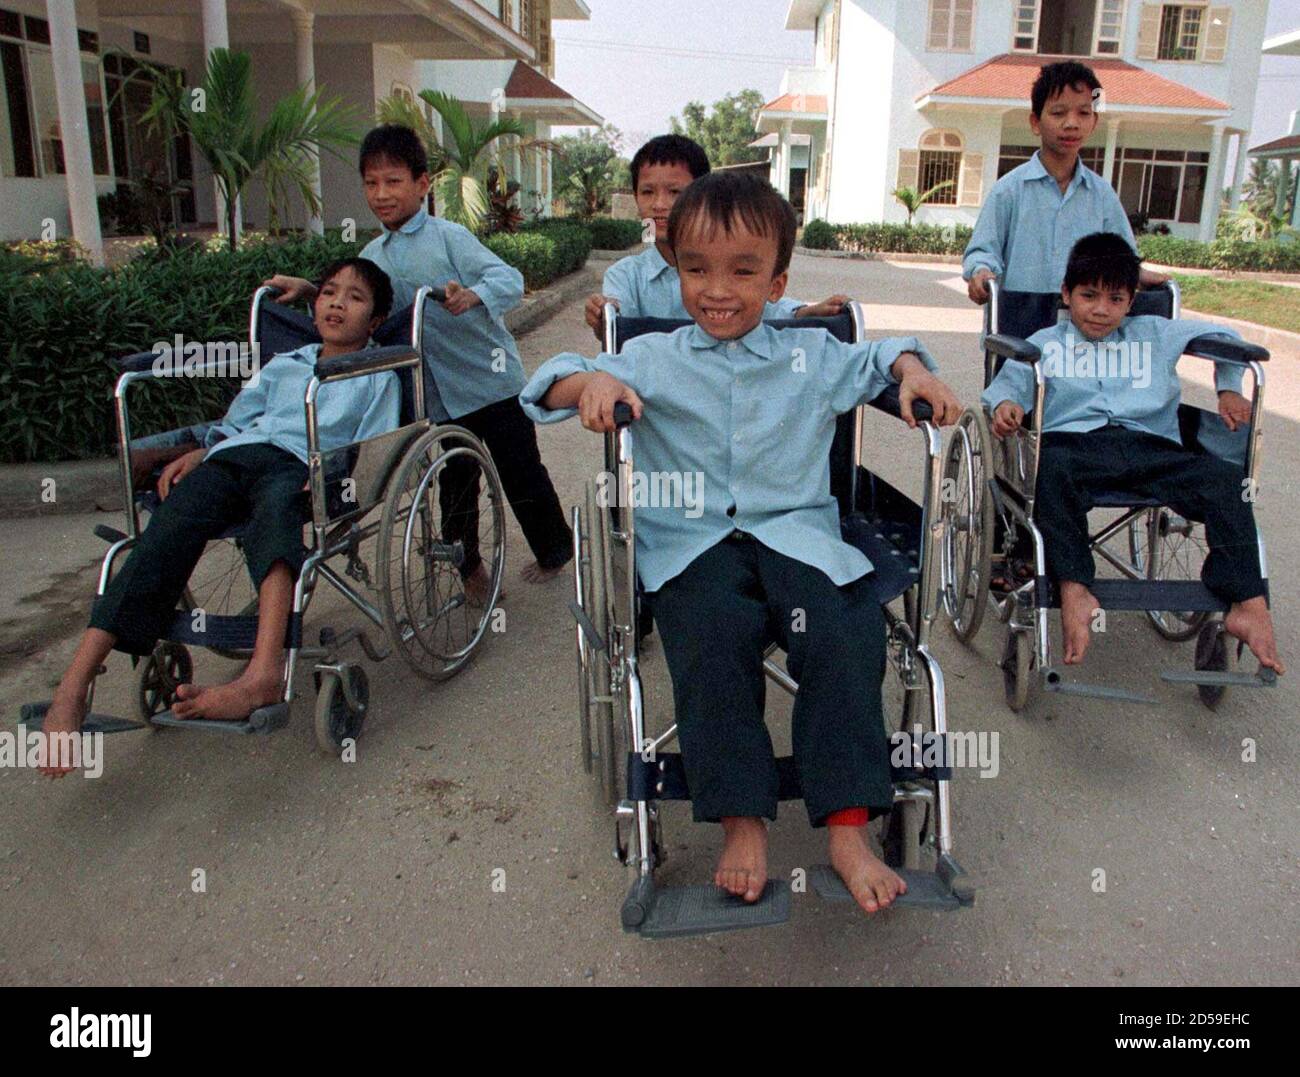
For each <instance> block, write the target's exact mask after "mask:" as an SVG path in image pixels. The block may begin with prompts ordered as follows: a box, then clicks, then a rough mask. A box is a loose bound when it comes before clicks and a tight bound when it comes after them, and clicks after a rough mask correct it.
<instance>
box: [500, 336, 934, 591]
mask: <svg viewBox="0 0 1300 1077" xmlns="http://www.w3.org/2000/svg"><path fill="white" fill-rule="evenodd" d="M908 351H913V352H916V353H917V354H918V355H920V356H921V359H922V361H923V362H924V363H925V365H926V366H927V367H929V368H930V369H931V370H933V369H936V367H935V363H934V360H933V359H931V358H930V356H929V354H928V353H927V352H925V351H924V350H923V349H922V348H921V345H920V344H919V343H918V342H917V341H916V339H915V338H913V337H904V338H895V339H890V340H881V341H872V342H869V343H865V344H860V345H848V344H843V343H841V342H840V341H838V340H836V339H835V338H834V337H832V336H831V335H830V334H829V333H827V332H826V330H824V329H820V328H809V329H782V330H776V329H773V328H772V327H771V326H768V325H764V324H759V325H758V326H756V327H755V328H754V329H752V330H751V331H750V332H749V333H748V334H746V335H745V336H744V337H743V338H741V339H740V340H738V341H730V342H728V341H720V340H716V339H714V338H713V337H711V336H710V335H709V334H708V333H706V332H705V331H704V330H703V329H701V328H700V327H699V326H698V325H695V324H692V325H688V326H684V327H683V328H681V329H678V330H676V331H675V332H673V333H649V334H646V335H645V336H640V337H635V338H634V339H632V340H630V341H628V343H627V345H626V346H625V347H624V348H623V350H622V352H621V353H620V354H618V355H599V356H597V357H596V358H595V359H588V358H584V357H583V356H581V355H575V354H572V353H566V354H564V355H557V356H556V357H555V358H554V359H550V360H548V361H547V362H546V363H544V364H543V365H542V367H541V368H540V369H539V370H538V371H537V373H536V374H534V375H533V376H532V379H531V380H530V381H529V382H528V385H527V387H526V388H525V389H524V391H523V394H522V396H521V398H520V399H521V401H522V403H523V406H524V411H525V412H526V413H527V414H528V415H529V416H531V417H532V418H533V419H535V420H536V421H538V422H559V421H560V420H562V419H568V418H569V417H571V416H573V415H575V414H576V409H573V408H566V409H561V410H555V411H550V410H547V409H546V408H544V407H542V405H541V400H542V398H543V397H544V396H545V395H546V392H547V390H549V389H550V387H551V385H552V384H553V383H554V382H556V381H558V380H559V379H561V378H566V377H568V376H569V375H571V374H577V373H581V372H584V371H587V372H590V371H597V370H603V371H605V372H607V373H609V374H611V375H613V376H614V377H615V378H618V380H619V381H621V382H623V383H624V384H626V385H629V386H631V387H632V389H633V390H635V392H636V394H637V395H638V396H639V397H640V398H641V400H642V402H643V403H644V405H645V411H644V414H643V415H642V417H641V419H640V420H639V421H638V422H636V423H635V424H633V426H632V431H633V439H634V445H635V460H636V470H637V474H638V475H639V476H641V478H640V479H639V480H637V481H639V482H641V483H643V484H644V486H643V487H642V494H641V496H639V497H638V494H637V491H636V490H633V491H632V492H631V500H632V505H633V507H634V508H635V510H636V553H637V569H638V572H639V574H640V577H641V581H642V583H643V584H644V585H645V588H646V590H647V591H657V590H658V589H659V588H660V587H662V586H663V585H664V584H665V583H667V582H668V581H669V580H671V579H672V578H673V577H674V576H676V575H678V574H679V573H681V572H682V571H683V570H684V569H685V568H686V567H687V566H688V565H689V564H690V563H691V562H692V561H694V560H695V558H697V557H698V556H699V555H700V554H702V553H703V552H704V551H705V550H708V549H709V548H711V547H712V546H714V545H716V544H717V543H718V542H719V541H721V540H722V539H724V538H726V537H727V535H729V534H731V532H732V531H735V530H741V531H746V532H749V533H750V534H752V535H754V536H755V537H756V538H757V539H759V541H761V542H763V543H764V544H765V545H767V546H769V547H770V548H772V549H773V550H776V551H777V552H778V553H783V554H785V555H786V556H788V557H792V558H794V559H796V560H798V561H802V562H803V563H804V564H806V565H811V566H813V567H814V568H818V569H820V570H821V571H823V572H825V573H826V575H827V576H829V577H830V578H831V579H832V580H833V581H834V582H835V584H836V585H837V586H843V585H844V584H847V583H849V582H851V581H852V580H855V579H857V578H859V577H860V576H863V575H865V574H866V573H868V572H870V571H871V562H870V561H868V560H867V558H866V557H865V556H864V555H863V554H862V553H861V552H860V551H859V550H857V549H855V548H854V547H852V546H850V545H849V544H848V543H846V542H844V540H843V539H842V538H841V537H840V523H839V506H838V503H837V502H836V500H835V499H834V498H833V497H832V496H831V485H830V450H831V440H832V438H833V437H834V434H835V419H836V416H838V415H840V414H842V413H843V412H846V411H850V410H852V409H853V408H854V407H855V406H856V405H858V404H860V403H864V402H866V401H869V400H873V399H874V398H875V397H877V396H879V395H880V393H881V392H882V391H883V390H884V389H886V388H887V387H888V386H890V385H892V384H893V376H892V375H891V374H890V367H891V366H892V365H893V364H894V361H895V360H896V359H897V358H898V357H899V356H900V355H902V354H903V353H904V352H908ZM674 484H675V488H676V490H677V491H678V495H677V496H676V497H675V498H674V497H670V496H666V495H667V494H669V493H671V489H670V487H672V486H673V485H674ZM688 493H692V494H693V495H694V497H693V500H692V498H690V497H688V496H687V494H688ZM665 502H668V503H667V504H665ZM728 510H732V512H731V513H729V512H728Z"/></svg>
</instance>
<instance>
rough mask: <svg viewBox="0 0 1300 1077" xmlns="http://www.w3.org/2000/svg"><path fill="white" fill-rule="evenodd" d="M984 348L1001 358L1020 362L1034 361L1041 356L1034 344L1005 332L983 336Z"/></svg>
mask: <svg viewBox="0 0 1300 1077" xmlns="http://www.w3.org/2000/svg"><path fill="white" fill-rule="evenodd" d="M984 348H985V350H987V351H991V352H992V353H993V354H994V355H1000V356H1001V357H1002V358H1003V359H1019V360H1020V361H1021V362H1022V363H1036V362H1038V360H1039V359H1040V358H1041V357H1042V352H1041V351H1039V350H1038V347H1037V346H1036V345H1034V344H1030V343H1029V341H1027V340H1022V339H1021V338H1020V337H1013V336H1009V335H1007V334H1006V333H990V334H989V335H988V336H986V337H985V338H984Z"/></svg>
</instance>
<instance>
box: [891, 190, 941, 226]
mask: <svg viewBox="0 0 1300 1077" xmlns="http://www.w3.org/2000/svg"><path fill="white" fill-rule="evenodd" d="M952 186H954V184H953V181H952V180H944V181H943V182H942V183H936V184H935V185H934V186H933V187H931V188H930V189H929V190H928V191H926V192H925V194H917V193H916V188H915V187H895V188H894V191H893V195H894V198H895V199H897V200H898V202H899V203H900V204H901V205H902V207H903V208H904V209H905V210H907V227H908V228H911V227H912V218H913V217H915V216H916V211H917V210H919V209H920V208H921V207H922V206H923V205H925V204H926V202H928V201H929V200H930V199H931V198H933V197H934V196H935V195H936V194H938V193H939V192H940V191H942V190H943V189H944V188H945V187H952Z"/></svg>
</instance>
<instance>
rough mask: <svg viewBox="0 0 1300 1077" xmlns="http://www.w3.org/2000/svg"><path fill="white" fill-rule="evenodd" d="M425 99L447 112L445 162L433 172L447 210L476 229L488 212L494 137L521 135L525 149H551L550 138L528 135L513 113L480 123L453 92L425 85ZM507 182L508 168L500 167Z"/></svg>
mask: <svg viewBox="0 0 1300 1077" xmlns="http://www.w3.org/2000/svg"><path fill="white" fill-rule="evenodd" d="M420 99H421V100H422V101H425V102H427V103H428V104H429V106H430V107H431V108H432V109H433V110H434V111H435V112H436V113H437V114H438V115H439V116H440V117H441V118H442V129H443V139H442V141H441V143H440V145H439V149H440V154H441V159H442V167H441V169H440V170H439V171H438V172H437V174H436V175H435V176H434V177H433V187H434V191H435V192H436V194H437V198H438V202H439V204H440V205H441V206H442V215H443V216H444V217H446V218H447V219H448V220H452V221H456V222H457V223H458V224H463V225H464V226H465V227H466V228H469V229H476V228H478V227H479V226H480V225H481V224H482V223H483V219H484V217H485V216H486V215H487V212H488V195H487V183H488V180H487V171H488V166H489V164H490V163H491V161H490V158H491V156H492V155H491V153H490V152H489V151H490V150H491V149H492V148H493V143H495V142H496V141H497V140H498V139H501V138H504V137H507V136H510V137H514V138H517V139H519V142H518V143H517V146H518V148H519V150H520V152H521V153H522V154H524V155H525V156H528V155H530V154H532V153H538V152H546V151H549V150H550V149H551V148H552V144H551V143H550V142H549V141H548V140H546V139H539V138H527V137H526V132H525V131H524V125H523V124H522V123H520V122H519V121H518V120H516V119H512V118H510V117H500V118H498V119H494V120H491V121H490V122H488V123H485V124H479V123H476V122H475V121H474V120H473V119H472V118H471V117H470V115H469V113H468V112H467V111H466V110H465V106H464V105H463V104H462V103H461V102H460V101H458V100H457V99H456V98H454V97H452V96H451V95H450V94H445V93H442V92H441V91H438V90H421V91H420ZM499 175H500V182H502V183H504V173H503V172H500V170H499Z"/></svg>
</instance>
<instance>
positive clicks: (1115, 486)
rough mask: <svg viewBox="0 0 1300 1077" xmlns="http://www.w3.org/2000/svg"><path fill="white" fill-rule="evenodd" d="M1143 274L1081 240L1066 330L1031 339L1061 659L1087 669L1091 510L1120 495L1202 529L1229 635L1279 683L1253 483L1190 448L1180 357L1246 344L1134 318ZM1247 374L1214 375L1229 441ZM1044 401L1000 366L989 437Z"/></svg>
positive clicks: (1234, 370)
mask: <svg viewBox="0 0 1300 1077" xmlns="http://www.w3.org/2000/svg"><path fill="white" fill-rule="evenodd" d="M1140 267H1141V262H1140V259H1139V258H1138V257H1137V255H1135V254H1134V253H1133V250H1132V248H1131V247H1130V246H1129V244H1128V242H1127V241H1126V240H1125V239H1124V238H1123V237H1121V236H1117V235H1114V234H1108V233H1097V234H1094V235H1090V236H1086V237H1084V238H1083V239H1081V240H1080V241H1079V242H1078V243H1077V244H1076V245H1075V246H1074V249H1073V250H1072V251H1071V254H1070V260H1069V264H1068V267H1067V269H1066V273H1065V282H1064V285H1063V286H1062V289H1061V299H1062V302H1063V304H1064V305H1065V307H1066V308H1067V309H1068V312H1069V319H1068V320H1063V321H1062V322H1060V323H1059V324H1058V325H1055V326H1052V327H1049V328H1047V329H1043V330H1040V331H1039V332H1037V333H1035V334H1034V335H1033V336H1032V337H1030V338H1029V343H1030V344H1032V345H1035V346H1036V347H1037V348H1038V349H1039V350H1040V351H1041V353H1042V357H1041V359H1040V360H1039V363H1040V366H1041V370H1042V374H1043V377H1044V385H1045V390H1044V392H1045V397H1044V401H1043V404H1042V420H1041V422H1042V426H1041V431H1042V432H1041V437H1042V442H1041V446H1040V449H1039V463H1038V476H1037V482H1036V503H1035V516H1036V522H1037V524H1038V528H1039V530H1040V531H1041V533H1042V537H1043V546H1044V552H1045V555H1046V565H1047V572H1048V575H1049V576H1050V577H1052V578H1054V579H1055V580H1056V582H1057V585H1058V588H1059V592H1060V601H1061V626H1062V633H1063V636H1064V644H1065V661H1066V662H1067V663H1069V664H1076V663H1079V662H1081V661H1082V660H1083V657H1084V654H1085V653H1086V652H1087V650H1088V645H1089V642H1090V641H1091V636H1092V630H1091V626H1092V622H1093V618H1094V615H1095V613H1096V611H1097V610H1098V608H1099V606H1100V603H1099V602H1098V600H1097V598H1096V596H1095V595H1094V594H1093V593H1092V590H1091V589H1090V588H1091V587H1092V586H1093V581H1094V579H1095V565H1094V562H1093V556H1092V550H1091V548H1090V543H1089V535H1088V519H1087V517H1088V510H1089V509H1090V508H1092V507H1093V498H1094V496H1095V495H1096V494H1098V493H1100V492H1101V491H1114V490H1122V491H1123V492H1125V493H1129V494H1135V495H1140V496H1147V497H1155V498H1159V499H1161V500H1162V501H1164V502H1165V503H1167V504H1168V505H1169V506H1170V507H1171V508H1173V510H1174V511H1175V512H1177V513H1180V514H1182V515H1184V516H1187V517H1188V518H1190V519H1195V520H1203V521H1204V523H1205V529H1206V538H1207V540H1208V545H1209V554H1208V556H1207V557H1206V560H1205V564H1204V566H1203V569H1202V573H1201V578H1202V582H1203V583H1204V584H1205V587H1206V588H1207V589H1208V590H1209V591H1210V592H1211V593H1212V594H1213V595H1215V596H1216V597H1217V598H1219V599H1220V600H1222V601H1223V602H1225V603H1228V604H1229V609H1228V611H1227V613H1226V614H1225V616H1224V628H1225V629H1226V631H1227V632H1228V633H1229V634H1231V635H1232V636H1235V637H1236V638H1237V639H1239V640H1242V641H1244V642H1245V644H1246V645H1247V646H1248V647H1249V648H1250V649H1251V651H1252V652H1253V653H1254V655H1255V657H1256V658H1257V659H1259V662H1260V664H1261V666H1263V667H1264V668H1266V669H1271V670H1273V671H1275V672H1276V673H1281V672H1283V666H1282V662H1281V660H1280V659H1279V657H1278V654H1277V646H1276V643H1275V642H1274V638H1273V622H1272V618H1271V616H1270V615H1269V610H1268V601H1267V598H1266V586H1265V583H1264V580H1263V578H1262V574H1261V572H1260V561H1259V548H1258V545H1257V541H1256V529H1255V520H1254V512H1253V511H1252V508H1251V500H1250V496H1249V492H1248V490H1247V489H1246V483H1245V482H1244V481H1243V472H1242V470H1241V468H1240V467H1236V466H1234V465H1233V464H1231V463H1229V462H1227V461H1226V460H1223V459H1221V458H1220V457H1218V456H1215V455H1213V454H1210V453H1203V452H1196V451H1193V450H1191V449H1188V448H1185V447H1184V445H1183V441H1182V438H1181V437H1180V432H1179V422H1178V405H1179V399H1180V390H1179V382H1178V375H1177V373H1176V370H1175V365H1176V364H1177V362H1178V359H1179V357H1180V356H1181V355H1183V354H1184V352H1185V350H1186V348H1187V345H1188V344H1189V342H1190V341H1192V340H1194V339H1195V338H1197V337H1203V336H1205V335H1206V334H1207V333H1217V334H1223V335H1229V336H1233V337H1236V336H1237V334H1236V333H1233V332H1232V331H1231V330H1228V329H1224V328H1209V327H1207V326H1206V324H1205V323H1204V322H1193V321H1185V320H1171V319H1168V318H1160V317H1154V316H1140V317H1133V318H1129V317H1128V314H1129V311H1130V309H1131V307H1132V305H1133V297H1134V294H1135V293H1136V291H1137V286H1138V278H1139V271H1140ZM1242 369H1243V368H1242V367H1241V366H1234V365H1229V364H1228V363H1216V364H1215V388H1216V390H1217V391H1218V412H1219V416H1220V418H1222V420H1223V422H1224V424H1225V425H1226V426H1227V428H1228V430H1230V431H1236V430H1237V429H1238V428H1239V427H1241V426H1244V425H1247V424H1249V423H1250V421H1251V405H1250V402H1249V401H1248V400H1247V399H1246V398H1245V397H1244V396H1242V394H1241V392H1240V391H1239V390H1240V389H1241V385H1242ZM1034 398H1035V377H1034V372H1033V368H1032V366H1031V365H1029V364H1026V363H1023V362H1016V361H1009V362H1006V363H1004V364H1003V366H1002V369H1001V370H1000V371H999V372H998V374H997V376H996V377H995V378H994V379H993V380H992V381H991V382H990V383H989V386H988V388H987V389H985V390H984V394H983V397H982V400H983V403H984V405H985V407H986V408H987V409H988V410H989V412H990V414H991V417H992V422H991V430H992V433H993V434H994V435H995V436H996V437H998V438H1000V439H1002V438H1007V437H1008V436H1010V435H1012V434H1014V433H1015V432H1016V431H1018V430H1019V429H1020V428H1021V424H1022V423H1023V422H1024V420H1025V417H1026V414H1027V413H1030V412H1032V410H1033V407H1034Z"/></svg>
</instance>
